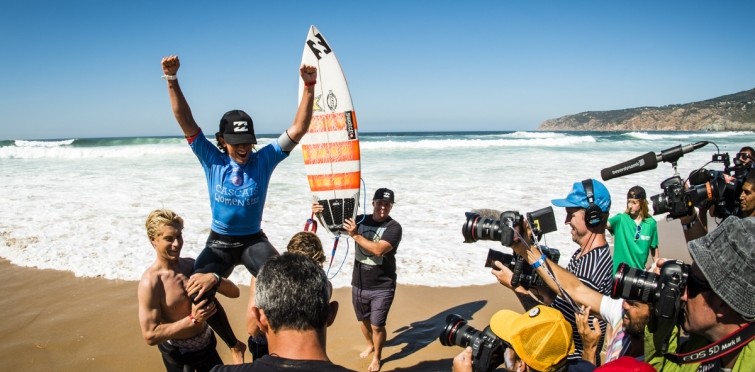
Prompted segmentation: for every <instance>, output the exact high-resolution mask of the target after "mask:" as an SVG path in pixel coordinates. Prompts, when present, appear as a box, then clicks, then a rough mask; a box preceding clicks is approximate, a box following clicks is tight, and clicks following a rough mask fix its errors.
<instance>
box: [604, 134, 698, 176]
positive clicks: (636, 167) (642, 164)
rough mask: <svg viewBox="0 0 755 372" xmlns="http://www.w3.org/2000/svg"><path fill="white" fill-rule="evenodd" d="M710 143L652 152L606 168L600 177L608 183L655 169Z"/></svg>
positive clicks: (679, 146)
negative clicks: (661, 162) (661, 163)
mask: <svg viewBox="0 0 755 372" xmlns="http://www.w3.org/2000/svg"><path fill="white" fill-rule="evenodd" d="M708 143H709V142H708V141H700V142H695V143H692V144H689V145H684V146H682V145H678V146H674V147H671V148H668V149H665V150H663V151H661V153H660V154H656V153H654V152H652V151H651V152H649V153H647V154H645V155H642V156H640V157H636V158H634V159H632V160H629V161H625V162H623V163H621V164H617V165H614V166H613V167H608V168H604V169H603V170H601V171H600V177H602V178H603V181H608V180H610V179H612V178H616V177H621V176H626V175H628V174H633V173H638V172H644V171H646V170H651V169H655V168H657V167H658V162H660V161H665V162H668V163H674V162H676V161H677V160H679V158H681V157H682V156H684V154H686V153H690V152H692V151H695V150H697V149H699V148H701V147H703V146H705V145H707V144H708Z"/></svg>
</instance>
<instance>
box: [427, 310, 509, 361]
mask: <svg viewBox="0 0 755 372" xmlns="http://www.w3.org/2000/svg"><path fill="white" fill-rule="evenodd" d="M438 340H440V344H441V345H443V346H461V347H464V348H465V347H467V346H471V347H472V368H473V369H474V370H475V371H477V372H490V371H493V370H494V369H495V368H496V367H498V366H499V365H501V364H502V363H503V361H504V360H503V352H504V350H505V349H506V343H505V342H504V341H503V340H501V339H500V338H498V337H497V336H496V335H495V334H494V333H493V331H491V330H490V326H487V327H485V329H484V330H482V331H480V330H477V329H475V328H474V327H472V326H470V325H469V324H467V321H466V320H464V318H462V317H461V316H460V315H457V314H449V315H448V316H447V317H446V326H445V327H444V328H443V331H441V333H440V335H439V336H438Z"/></svg>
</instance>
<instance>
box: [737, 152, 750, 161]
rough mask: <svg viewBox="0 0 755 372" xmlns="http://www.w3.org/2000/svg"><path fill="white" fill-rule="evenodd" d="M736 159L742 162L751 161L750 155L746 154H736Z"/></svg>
mask: <svg viewBox="0 0 755 372" xmlns="http://www.w3.org/2000/svg"><path fill="white" fill-rule="evenodd" d="M737 158H739V159H742V160H747V159H752V155H750V154H749V153H746V152H738V153H737Z"/></svg>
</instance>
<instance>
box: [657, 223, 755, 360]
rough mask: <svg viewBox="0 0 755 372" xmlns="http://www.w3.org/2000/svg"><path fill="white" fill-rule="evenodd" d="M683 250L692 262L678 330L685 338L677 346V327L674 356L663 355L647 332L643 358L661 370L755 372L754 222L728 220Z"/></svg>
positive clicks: (672, 346) (671, 346) (674, 339)
mask: <svg viewBox="0 0 755 372" xmlns="http://www.w3.org/2000/svg"><path fill="white" fill-rule="evenodd" d="M687 246H688V249H689V253H690V255H691V256H692V260H693V262H692V265H691V266H690V271H689V276H688V277H687V286H686V293H685V295H684V296H682V298H681V301H682V302H683V306H682V315H683V321H682V322H681V324H680V326H681V328H682V329H683V330H684V331H685V332H687V333H689V334H690V337H689V340H687V341H686V342H684V343H680V341H679V338H678V329H677V330H676V331H675V332H674V334H672V336H671V339H670V341H669V350H672V351H674V353H673V354H661V353H660V351H659V349H660V348H659V345H658V344H659V341H660V340H656V339H654V338H653V337H652V335H651V334H648V336H647V337H646V343H645V352H646V360H647V361H648V362H650V364H652V365H653V366H654V367H655V368H656V369H657V370H659V371H710V370H724V371H742V372H744V371H754V370H755V343H752V342H750V341H751V340H752V339H753V338H755V327H753V326H752V323H753V321H755V218H753V217H749V218H738V217H733V216H732V217H729V218H727V219H725V220H724V221H723V222H722V223H721V225H719V226H718V228H717V229H715V230H713V231H712V232H710V233H709V234H708V235H706V236H704V237H702V238H699V239H696V240H693V241H691V242H689V243H688V245H687ZM662 261H663V260H659V262H658V263H659V264H662ZM677 344H679V347H678V348H677V347H675V346H676V345H677Z"/></svg>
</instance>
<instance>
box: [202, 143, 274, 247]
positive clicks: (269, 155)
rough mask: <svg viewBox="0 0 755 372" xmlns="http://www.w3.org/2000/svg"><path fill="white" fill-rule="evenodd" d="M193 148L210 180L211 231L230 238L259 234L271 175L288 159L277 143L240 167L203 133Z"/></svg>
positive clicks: (263, 149) (255, 154)
mask: <svg viewBox="0 0 755 372" xmlns="http://www.w3.org/2000/svg"><path fill="white" fill-rule="evenodd" d="M190 146H191V150H192V151H193V152H194V154H195V155H196V156H197V158H198V159H199V162H200V163H201V164H202V168H204V173H205V177H206V178H207V190H208V192H209V194H210V208H211V209H212V226H211V228H212V231H215V232H216V233H218V234H222V235H230V236H239V235H251V234H256V233H258V232H259V231H260V230H261V227H260V224H261V223H262V210H263V208H264V207H265V197H266V196H267V187H268V184H269V183H270V176H271V175H272V173H273V170H274V169H275V167H276V166H277V165H278V163H280V162H281V161H282V160H283V159H285V158H286V157H288V154H286V153H285V152H283V150H281V148H280V145H279V144H278V141H277V140H275V141H273V142H272V143H270V144H269V145H266V146H264V147H262V148H261V149H260V150H259V151H257V152H254V153H252V154H250V155H249V160H248V161H247V162H246V164H244V165H241V166H239V165H238V164H237V163H236V162H234V161H233V160H232V159H231V158H230V156H228V155H227V154H224V153H222V152H220V150H219V149H218V148H217V147H216V146H215V145H213V144H212V143H211V142H210V141H208V140H207V138H205V136H204V134H203V133H201V132H200V133H199V135H197V136H196V137H195V138H194V141H193V142H191V143H190Z"/></svg>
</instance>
